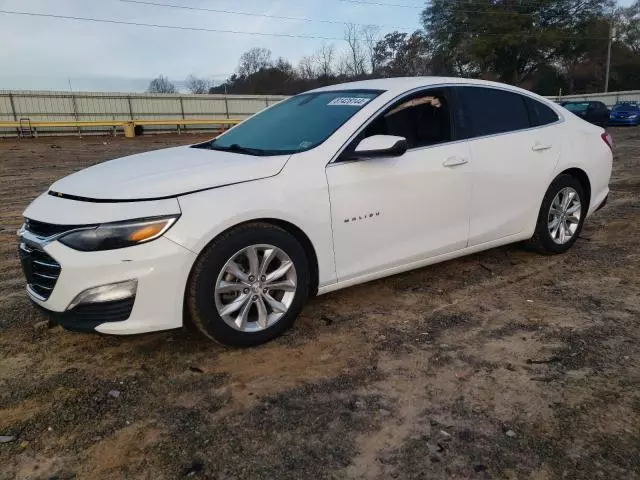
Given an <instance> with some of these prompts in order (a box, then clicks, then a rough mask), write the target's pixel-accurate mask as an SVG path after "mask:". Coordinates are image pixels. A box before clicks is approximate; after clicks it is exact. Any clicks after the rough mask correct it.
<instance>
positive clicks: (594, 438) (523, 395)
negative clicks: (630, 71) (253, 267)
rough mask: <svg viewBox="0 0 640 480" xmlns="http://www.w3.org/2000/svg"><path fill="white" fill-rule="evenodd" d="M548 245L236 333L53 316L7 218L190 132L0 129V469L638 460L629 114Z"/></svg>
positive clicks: (460, 474) (576, 471) (635, 188)
mask: <svg viewBox="0 0 640 480" xmlns="http://www.w3.org/2000/svg"><path fill="white" fill-rule="evenodd" d="M612 132H613V135H614V137H615V138H616V141H617V151H616V158H615V162H614V176H613V179H612V182H611V189H612V196H611V199H610V203H609V204H608V205H607V207H605V208H604V209H603V210H601V211H600V212H598V213H597V214H596V215H594V216H593V217H592V218H591V219H590V220H589V221H588V223H587V224H586V226H585V229H584V231H583V233H582V235H581V238H580V239H579V240H578V242H577V243H576V245H575V247H574V248H573V249H572V251H571V252H569V253H568V254H566V255H562V256H540V255H537V254H534V253H530V252H528V251H525V250H523V249H522V248H520V247H519V246H508V247H503V248H498V249H493V250H489V251H487V252H483V253H481V254H477V255H472V256H469V257H465V258H462V259H458V260H454V261H449V262H446V263H442V264H439V265H436V266H432V267H428V268H424V269H421V270H416V271H413V272H409V273H406V274H402V275H397V276H394V277H391V278H387V279H383V280H379V281H376V282H372V283H369V284H367V285H363V286H359V287H354V288H350V289H347V290H343V291H340V292H337V293H334V294H329V295H326V296H322V297H318V298H316V299H313V300H311V302H310V303H309V305H308V306H307V307H306V308H305V310H304V311H303V313H302V316H301V317H300V319H299V321H298V322H297V324H296V327H295V328H294V329H293V330H292V331H290V332H289V333H288V334H286V335H285V336H284V337H282V338H281V339H278V340H276V341H274V342H272V343H270V344H268V345H265V346H262V347H259V348H253V349H249V350H234V349H225V348H223V347H221V346H218V345H215V344H212V343H209V342H208V341H205V340H203V339H201V338H200V337H199V336H198V335H197V334H194V333H191V332H188V331H184V330H175V331H169V332H162V333H154V334H148V335H140V336H135V337H108V336H100V335H89V334H78V333H70V332H66V331H64V330H62V329H61V328H60V327H52V326H50V325H48V324H47V322H46V321H43V319H42V318H41V317H40V316H39V314H38V313H37V312H36V311H35V310H34V309H33V307H31V306H30V305H29V302H28V300H27V298H26V295H25V294H24V292H23V287H24V285H23V279H22V276H21V274H20V271H19V265H18V261H17V258H16V252H15V249H16V244H15V240H16V239H15V230H16V228H18V227H19V225H20V223H21V213H22V210H23V209H24V207H25V206H26V204H27V203H28V202H29V201H30V200H31V199H33V198H34V197H35V196H36V195H38V194H39V193H40V192H42V191H44V190H45V189H46V187H47V186H48V185H49V184H50V183H51V182H52V181H54V180H55V179H57V178H59V177H61V176H63V175H66V174H68V173H70V172H72V171H75V170H77V169H79V168H83V167H86V166H88V165H90V164H93V163H97V162H101V161H104V160H107V159H110V158H115V157H118V156H122V155H125V154H129V153H135V152H140V151H145V150H151V149H154V148H162V147H165V146H171V145H177V144H184V143H193V142H195V141H196V140H199V139H202V138H203V137H198V136H190V135H183V136H169V135H164V136H149V137H141V138H137V139H135V140H125V139H123V138H107V137H88V138H83V139H79V138H72V137H68V138H40V139H28V140H18V139H0V167H1V168H0V199H1V200H2V205H3V209H2V220H1V222H0V240H1V241H0V258H2V264H1V266H0V285H1V288H0V478H1V479H10V478H57V479H66V478H100V479H107V478H153V479H175V478H180V477H182V476H185V477H193V478H226V479H230V478H264V479H273V478H278V479H288V478H291V479H300V478H314V479H317V478H336V479H342V478H380V479H388V478H479V479H487V478H514V479H515V478H533V479H552V478H569V479H574V478H585V479H587V478H588V479H593V478H603V479H613V478H620V479H634V478H640V455H639V454H638V453H639V451H640V322H639V320H640V274H639V272H640V250H639V248H638V237H639V234H640V196H639V195H640V130H639V129H612Z"/></svg>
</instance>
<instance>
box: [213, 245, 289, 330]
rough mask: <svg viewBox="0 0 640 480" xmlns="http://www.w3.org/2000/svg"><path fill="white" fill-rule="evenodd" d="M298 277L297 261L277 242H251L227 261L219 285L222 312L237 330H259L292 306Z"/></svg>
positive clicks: (273, 322)
mask: <svg viewBox="0 0 640 480" xmlns="http://www.w3.org/2000/svg"><path fill="white" fill-rule="evenodd" d="M297 284H298V279H297V274H296V269H295V266H294V264H293V261H292V260H291V258H289V256H288V255H287V254H286V253H285V252H284V251H283V250H281V249H280V248H278V247H275V246H273V245H264V244H261V245H250V246H248V247H245V248H243V249H242V250H240V251H238V252H236V253H235V254H234V255H233V256H232V257H231V258H230V259H229V260H227V262H226V263H225V265H224V267H223V268H222V271H221V272H220V274H219V275H218V279H217V281H216V285H215V293H214V296H215V303H216V308H217V309H218V314H219V315H220V317H222V319H223V320H224V321H225V322H226V323H227V325H229V326H230V327H232V328H234V329H235V330H239V331H241V332H259V331H262V330H265V329H267V328H269V327H271V326H273V325H274V324H275V323H277V322H278V321H279V320H280V319H281V318H282V317H283V316H284V314H285V313H287V311H288V310H289V307H291V304H292V302H293V299H294V297H295V294H296V289H297Z"/></svg>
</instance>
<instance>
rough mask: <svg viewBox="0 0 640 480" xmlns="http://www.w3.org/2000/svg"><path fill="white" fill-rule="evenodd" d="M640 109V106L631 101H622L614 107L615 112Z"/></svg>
mask: <svg viewBox="0 0 640 480" xmlns="http://www.w3.org/2000/svg"><path fill="white" fill-rule="evenodd" d="M638 110H640V107H638V106H637V105H633V104H631V103H620V104H618V105H616V106H615V107H613V110H612V111H613V112H636V111H638Z"/></svg>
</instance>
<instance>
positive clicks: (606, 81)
mask: <svg viewBox="0 0 640 480" xmlns="http://www.w3.org/2000/svg"><path fill="white" fill-rule="evenodd" d="M615 17H616V10H615V7H613V11H612V12H611V23H609V45H608V46H607V71H606V73H605V76H604V93H607V92H608V91H609V74H610V72H611V44H612V43H613V37H615V35H616V27H615V24H614V21H615Z"/></svg>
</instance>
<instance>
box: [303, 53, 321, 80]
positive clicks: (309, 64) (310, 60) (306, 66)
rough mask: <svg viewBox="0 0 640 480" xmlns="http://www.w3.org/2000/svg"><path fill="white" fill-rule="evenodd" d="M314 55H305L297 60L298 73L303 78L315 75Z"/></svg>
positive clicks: (315, 60) (310, 77)
mask: <svg viewBox="0 0 640 480" xmlns="http://www.w3.org/2000/svg"><path fill="white" fill-rule="evenodd" d="M316 62H317V59H316V57H312V56H308V55H305V56H304V57H302V58H301V59H300V61H299V62H298V74H299V75H300V77H302V78H304V79H312V78H315V77H316Z"/></svg>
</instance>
